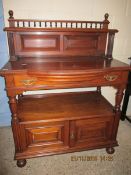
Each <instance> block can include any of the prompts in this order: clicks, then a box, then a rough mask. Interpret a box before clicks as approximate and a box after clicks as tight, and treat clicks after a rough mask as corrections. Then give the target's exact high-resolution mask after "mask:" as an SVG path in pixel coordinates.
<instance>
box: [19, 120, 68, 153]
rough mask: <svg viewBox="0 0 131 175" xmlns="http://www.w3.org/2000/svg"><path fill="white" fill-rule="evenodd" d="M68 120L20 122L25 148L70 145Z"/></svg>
mask: <svg viewBox="0 0 131 175" xmlns="http://www.w3.org/2000/svg"><path fill="white" fill-rule="evenodd" d="M68 127H69V124H68V122H66V121H65V122H64V121H63V122H60V121H59V122H48V123H47V122H40V123H39V122H36V123H26V124H22V123H21V124H20V128H21V135H25V137H23V138H22V137H21V138H20V141H21V142H22V143H23V150H25V149H28V150H32V149H35V150H37V148H44V149H45V151H48V149H56V148H60V147H63V148H64V147H66V146H67V145H68V139H67V133H68V131H69V128H68ZM22 139H23V140H22Z"/></svg>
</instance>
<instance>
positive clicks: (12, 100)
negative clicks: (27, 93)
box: [9, 97, 18, 121]
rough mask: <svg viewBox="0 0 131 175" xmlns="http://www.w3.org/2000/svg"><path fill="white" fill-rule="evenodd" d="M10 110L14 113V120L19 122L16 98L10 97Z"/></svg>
mask: <svg viewBox="0 0 131 175" xmlns="http://www.w3.org/2000/svg"><path fill="white" fill-rule="evenodd" d="M9 104H10V110H11V113H12V120H16V121H17V120H18V118H17V100H16V98H15V97H9Z"/></svg>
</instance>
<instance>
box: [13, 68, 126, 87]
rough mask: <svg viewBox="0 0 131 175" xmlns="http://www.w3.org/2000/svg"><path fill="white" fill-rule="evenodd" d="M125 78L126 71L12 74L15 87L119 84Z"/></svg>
mask: <svg viewBox="0 0 131 175" xmlns="http://www.w3.org/2000/svg"><path fill="white" fill-rule="evenodd" d="M126 80H127V72H118V71H114V72H96V73H88V74H74V75H32V76H29V75H14V83H15V86H16V87H25V88H29V87H43V88H53V87H54V88H64V87H73V86H75V87H82V86H97V85H113V84H120V83H122V82H125V81H126Z"/></svg>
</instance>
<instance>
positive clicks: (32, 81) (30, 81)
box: [21, 79, 37, 86]
mask: <svg viewBox="0 0 131 175" xmlns="http://www.w3.org/2000/svg"><path fill="white" fill-rule="evenodd" d="M36 80H37V79H26V80H21V82H22V83H23V84H24V85H25V86H31V85H33V84H34V83H35V82H36Z"/></svg>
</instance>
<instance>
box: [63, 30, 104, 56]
mask: <svg viewBox="0 0 131 175" xmlns="http://www.w3.org/2000/svg"><path fill="white" fill-rule="evenodd" d="M106 37H107V36H106V34H105V33H102V34H101V33H96V34H94V33H85V34H81V33H80V34H79V33H78V34H75V35H64V52H65V53H67V54H75V55H96V56H97V55H104V54H105V46H106Z"/></svg>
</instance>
